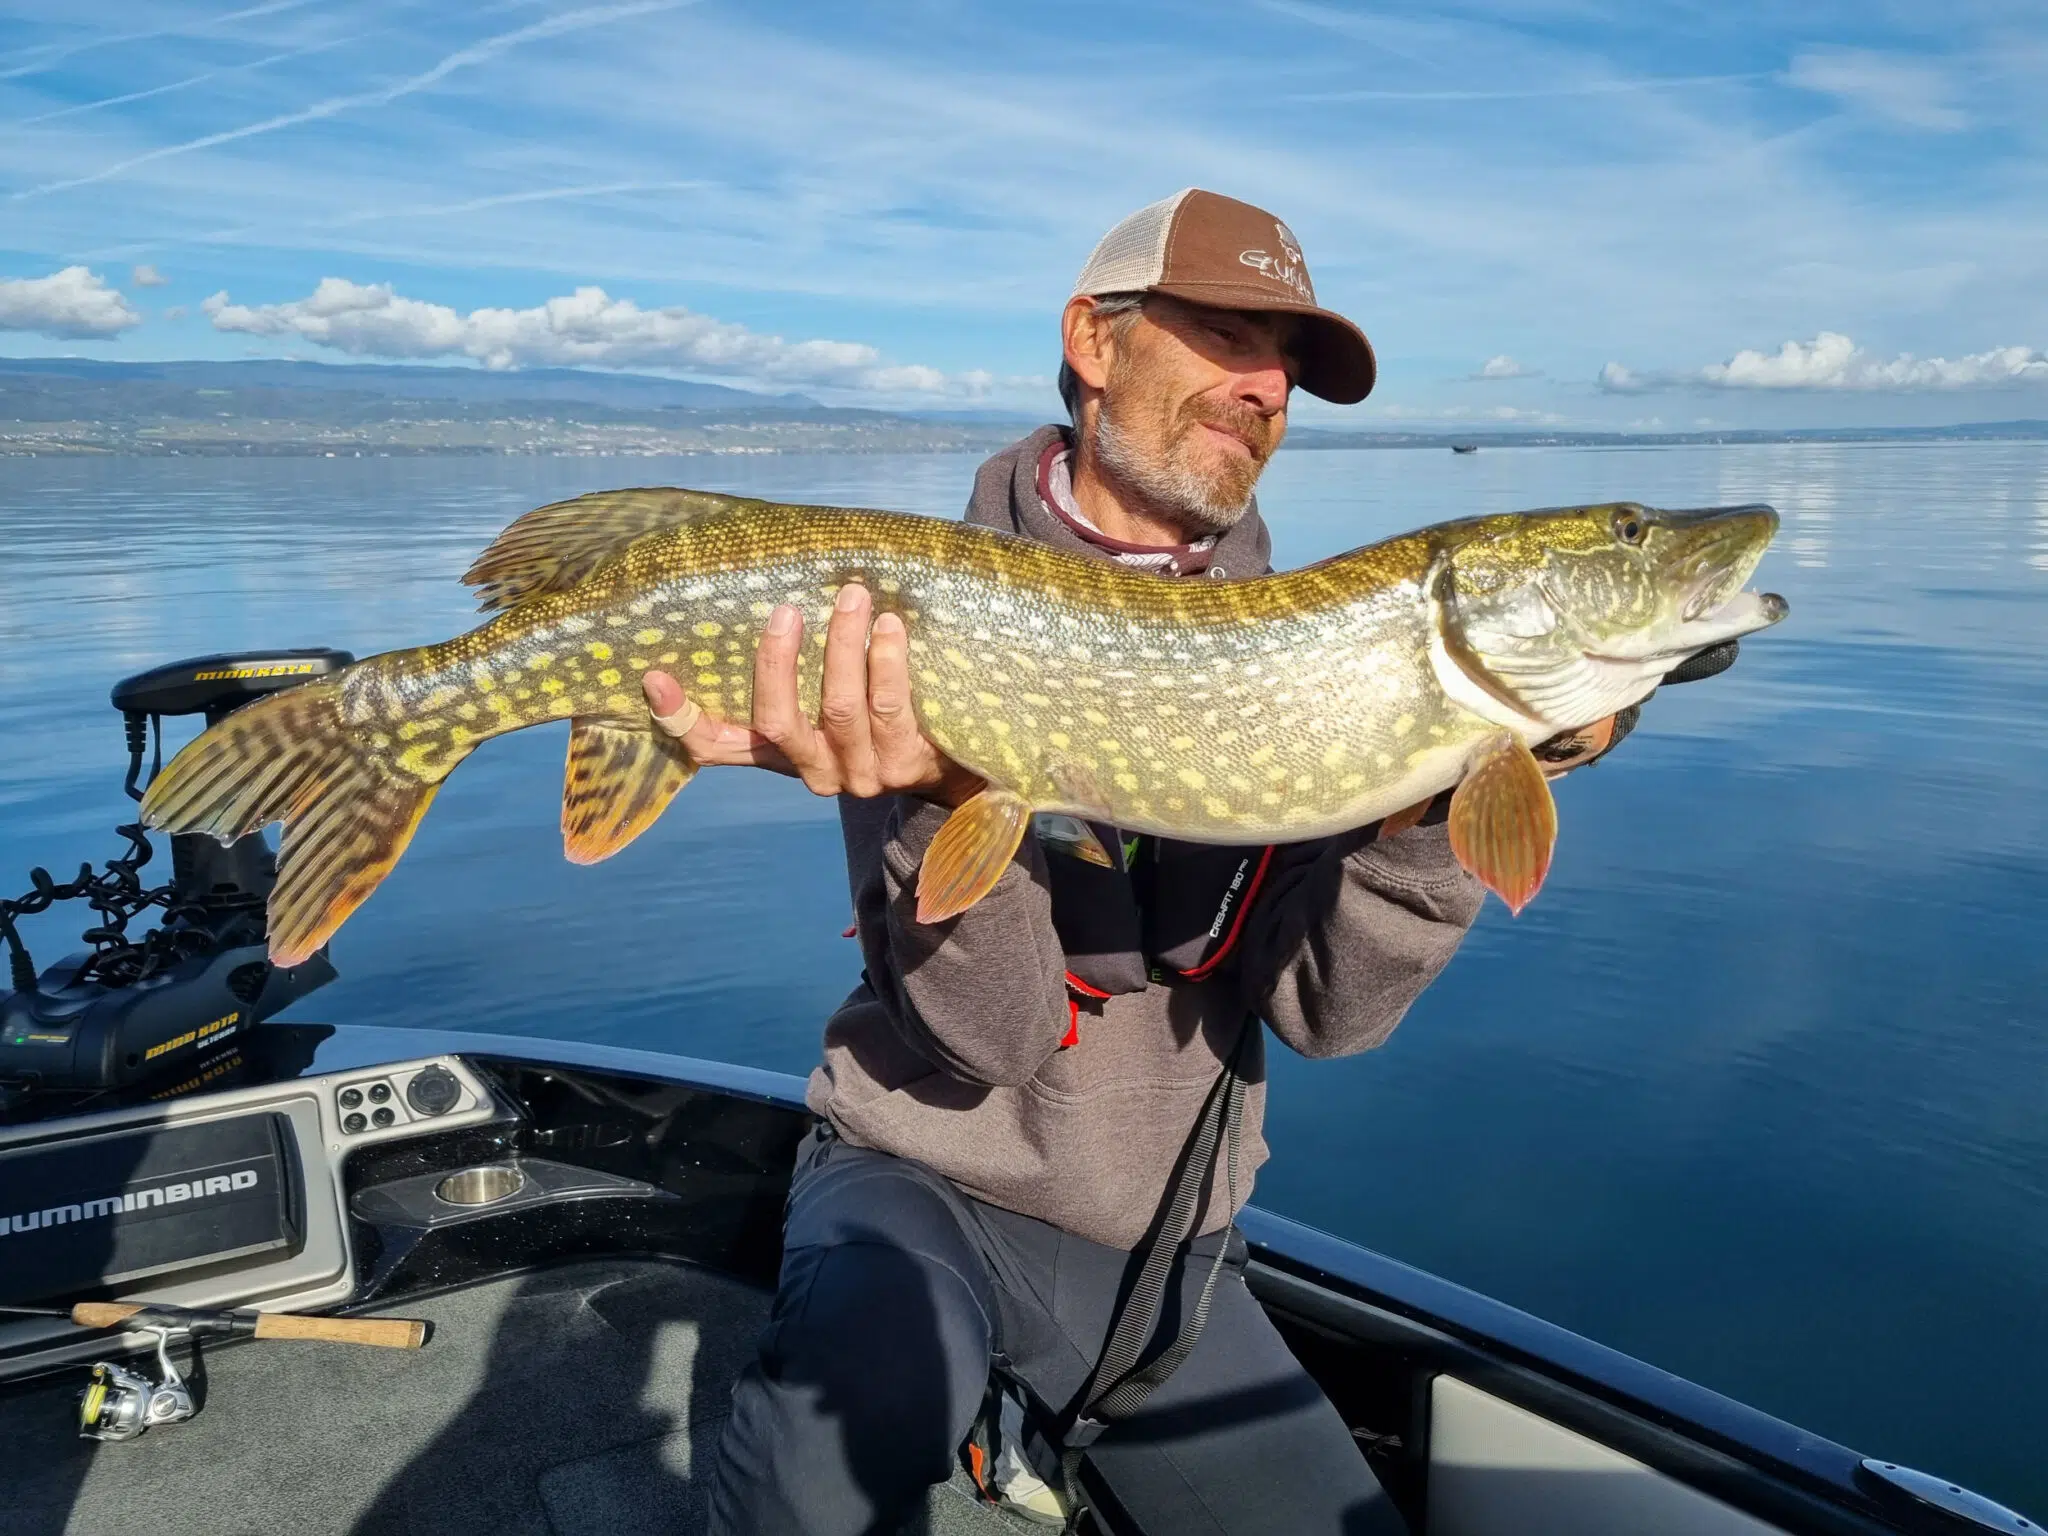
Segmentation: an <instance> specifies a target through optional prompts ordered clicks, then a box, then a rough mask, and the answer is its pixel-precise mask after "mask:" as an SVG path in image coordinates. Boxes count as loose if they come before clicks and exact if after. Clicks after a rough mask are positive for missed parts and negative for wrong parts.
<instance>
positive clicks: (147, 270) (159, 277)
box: [128, 261, 170, 288]
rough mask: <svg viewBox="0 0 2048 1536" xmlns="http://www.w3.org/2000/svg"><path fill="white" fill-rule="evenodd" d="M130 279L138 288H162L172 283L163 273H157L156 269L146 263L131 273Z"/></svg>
mask: <svg viewBox="0 0 2048 1536" xmlns="http://www.w3.org/2000/svg"><path fill="white" fill-rule="evenodd" d="M128 277H129V281H131V282H132V283H134V284H135V286H136V287H138V288H161V287H163V286H164V285H165V284H166V283H168V282H169V281H170V279H169V278H168V277H165V276H164V275H163V273H161V272H159V271H157V269H156V268H155V267H153V266H151V265H150V264H149V263H148V262H146V261H145V262H144V263H143V264H142V265H141V266H139V267H137V268H136V269H135V270H134V271H133V272H131V273H129V274H128Z"/></svg>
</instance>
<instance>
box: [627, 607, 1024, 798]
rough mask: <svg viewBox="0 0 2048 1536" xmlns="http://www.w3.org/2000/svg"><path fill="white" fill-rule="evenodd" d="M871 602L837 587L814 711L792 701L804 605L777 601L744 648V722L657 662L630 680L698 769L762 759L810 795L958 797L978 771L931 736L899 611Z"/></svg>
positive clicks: (973, 789)
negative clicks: (810, 714) (747, 677)
mask: <svg viewBox="0 0 2048 1536" xmlns="http://www.w3.org/2000/svg"><path fill="white" fill-rule="evenodd" d="M873 612H874V602H873V599H872V598H870V597H869V595H868V591H867V588H865V587H862V586H859V585H853V584H850V585H847V586H844V587H841V588H840V589H839V597H838V600H837V601H836V602H835V603H834V605H833V609H832V621H831V624H830V625H829V626H828V627H827V629H826V631H825V676H824V685H823V690H822V695H821V698H820V701H819V707H818V718H817V719H816V720H815V721H813V720H810V719H807V718H805V716H804V712H803V709H802V707H801V706H800V705H799V703H798V702H797V656H798V654H799V652H800V651H801V650H802V647H803V639H804V632H803V615H802V614H800V613H798V612H797V610H796V609H794V608H791V607H788V606H787V605H785V606H783V607H780V608H777V609H776V610H775V611H774V612H773V613H772V614H770V615H769V616H768V627H767V629H766V631H765V632H763V634H762V636H761V643H760V645H759V647H758V648H756V650H755V652H754V721H753V725H752V727H751V729H750V728H749V727H747V726H743V725H735V724H733V723H732V722H731V721H727V720H721V719H719V718H718V717H717V716H715V715H708V714H706V713H704V711H703V710H702V709H700V708H698V706H697V705H695V704H693V703H691V702H690V699H689V697H688V695H686V694H685V693H684V692H683V687H682V685H681V684H680V683H678V682H677V681H676V680H675V679H674V678H673V677H671V676H670V675H669V674H668V673H666V672H649V673H647V674H646V675H645V676H644V677H642V678H641V680H640V686H641V689H642V691H643V692H644V693H645V694H646V695H647V707H648V709H649V711H650V712H651V713H652V714H653V716H654V723H655V725H656V727H657V728H659V729H660V730H663V731H665V732H667V733H668V734H669V735H670V736H673V737H675V738H676V739H677V740H678V741H680V742H681V743H682V744H683V748H684V750H685V751H687V752H688V753H689V754H690V757H691V758H692V760H694V761H695V762H696V763H698V764H699V765H700V766H703V767H711V766H714V765H718V766H751V767H756V768H771V769H773V770H774V771H775V772H777V773H786V774H788V775H790V776H791V777H792V778H798V779H802V780H803V781H804V784H805V786H806V787H807V788H808V789H810V790H811V792H812V793H814V794H819V795H854V796H858V797H861V798H866V797H869V796H873V795H890V794H909V795H922V796H924V797H925V798H927V799H930V800H936V801H938V802H939V803H940V804H942V805H959V804H960V803H961V802H962V801H964V800H967V799H969V798H970V797H972V796H974V795H976V794H979V793H980V792H981V790H982V789H983V787H984V784H983V781H982V779H981V778H980V777H979V776H978V775H976V774H974V773H972V772H971V771H969V770H968V769H966V768H963V767H961V766H960V765H959V764H958V763H956V762H954V761H953V760H952V759H951V758H949V757H947V756H946V755H945V754H944V753H943V752H941V751H940V750H939V749H938V748H937V747H935V746H934V745H932V743H931V741H930V740H929V739H928V738H927V737H926V736H925V734H924V733H923V732H922V731H921V730H919V729H918V724H917V716H916V714H915V713H914V712H913V711H912V709H911V707H910V647H909V639H908V635H907V633H906V631H905V630H904V628H903V620H902V619H900V618H899V617H897V616H896V615H895V614H893V613H885V614H883V615H882V616H881V617H880V618H879V619H875V620H874V629H873V633H872V634H870V633H869V628H868V621H869V618H870V616H871V615H872V614H873Z"/></svg>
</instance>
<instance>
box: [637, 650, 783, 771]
mask: <svg viewBox="0 0 2048 1536" xmlns="http://www.w3.org/2000/svg"><path fill="white" fill-rule="evenodd" d="M640 691H641V692H642V693H644V694H645V695H646V696H647V708H648V712H649V713H650V714H652V715H653V717H654V724H655V728H656V729H657V730H659V731H661V732H663V733H664V734H666V735H669V736H673V737H675V739H676V740H678V741H680V742H681V743H682V744H683V750H684V751H685V752H687V753H689V754H690V760H691V761H692V762H694V763H695V764H697V766H698V767H700V768H735V767H737V768H772V769H774V770H775V771H776V772H777V773H789V774H793V773H795V772H796V769H795V768H794V767H793V766H792V765H791V763H790V761H789V759H788V758H787V757H786V756H784V755H783V753H782V751H781V749H780V748H778V747H777V746H776V745H775V744H774V743H773V742H771V741H769V740H768V738H767V737H765V736H763V735H761V734H760V732H758V731H750V730H748V729H747V728H746V727H745V726H743V725H734V724H733V723H732V722H731V721H730V720H721V719H719V718H718V716H716V715H709V714H706V713H705V712H704V711H703V709H702V708H700V707H699V706H698V704H697V701H696V700H694V699H692V698H691V697H690V696H689V695H687V694H686V693H684V692H683V688H682V685H681V684H680V683H678V682H677V681H676V680H675V679H674V678H673V677H671V676H669V675H668V673H666V672H649V673H647V674H645V675H644V676H642V678H641V679H640Z"/></svg>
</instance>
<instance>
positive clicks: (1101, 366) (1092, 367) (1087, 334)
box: [1060, 294, 1116, 390]
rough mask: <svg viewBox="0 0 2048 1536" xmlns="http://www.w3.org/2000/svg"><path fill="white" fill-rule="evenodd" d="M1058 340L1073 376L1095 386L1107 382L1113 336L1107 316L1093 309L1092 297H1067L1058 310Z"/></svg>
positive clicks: (1094, 387)
mask: <svg viewBox="0 0 2048 1536" xmlns="http://www.w3.org/2000/svg"><path fill="white" fill-rule="evenodd" d="M1060 341H1061V345H1062V348H1063V350H1064V352H1065V355H1066V360H1067V366H1068V367H1069V368H1071V369H1073V370H1074V377H1075V378H1077V379H1079V380H1080V381H1081V382H1082V383H1083V384H1085V385H1086V386H1087V387H1088V388H1090V389H1095V390H1099V389H1102V388H1103V387H1105V386H1106V385H1107V384H1108V383H1109V364H1110V359H1111V358H1112V357H1114V356H1115V354H1116V337H1115V336H1113V335H1112V334H1111V332H1110V323H1109V317H1108V316H1106V315H1100V314H1097V313H1096V312H1095V301H1094V300H1093V299H1091V298H1087V297H1086V296H1084V295H1080V294H1076V295H1075V296H1074V297H1073V298H1071V299H1069V300H1067V307H1066V308H1065V309H1064V310H1063V311H1061V313H1060Z"/></svg>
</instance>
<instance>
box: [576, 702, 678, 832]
mask: <svg viewBox="0 0 2048 1536" xmlns="http://www.w3.org/2000/svg"><path fill="white" fill-rule="evenodd" d="M696 771H697V765H696V764H695V763H693V762H691V761H690V757H689V754H688V753H686V752H684V751H683V746H682V743H681V742H679V741H675V740H672V739H671V738H669V737H667V736H664V735H661V734H660V733H658V732H656V731H654V730H652V729H650V728H648V727H646V726H643V725H633V724H631V723H629V722H627V721H623V720H599V719H589V718H582V717H579V718H578V719H576V720H575V721H573V722H571V724H570V727H569V761H568V766H567V768H566V769H565V770H564V772H563V775H562V853H563V855H564V856H565V857H566V858H567V859H568V860H569V862H570V863H571V864H595V863H597V862H598V861H599V860H600V859H608V858H610V857H611V856H612V855H613V854H615V853H617V852H618V851H619V850H620V849H621V848H623V847H625V846H626V844H628V843H630V842H632V841H633V839H634V838H636V837H638V836H639V835H640V834H641V833H642V832H645V831H646V830H647V829H648V828H649V827H651V826H653V825H654V822H655V819H656V818H657V817H659V816H660V815H661V813H662V812H663V811H665V810H667V809H668V803H669V801H671V800H673V799H674V798H675V797H676V791H677V790H679V789H681V788H682V787H683V786H684V785H685V784H687V783H689V782H690V779H691V776H692V775H694V774H695V773H696Z"/></svg>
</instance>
